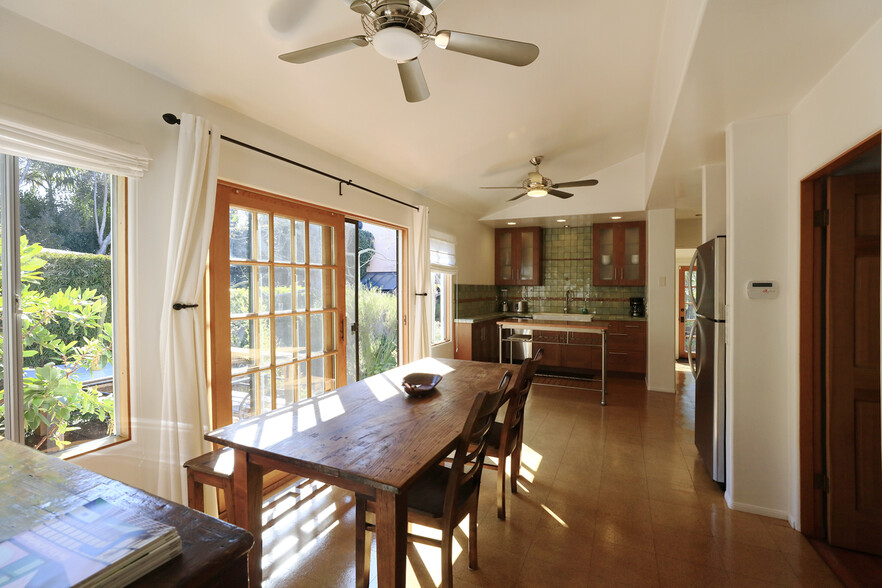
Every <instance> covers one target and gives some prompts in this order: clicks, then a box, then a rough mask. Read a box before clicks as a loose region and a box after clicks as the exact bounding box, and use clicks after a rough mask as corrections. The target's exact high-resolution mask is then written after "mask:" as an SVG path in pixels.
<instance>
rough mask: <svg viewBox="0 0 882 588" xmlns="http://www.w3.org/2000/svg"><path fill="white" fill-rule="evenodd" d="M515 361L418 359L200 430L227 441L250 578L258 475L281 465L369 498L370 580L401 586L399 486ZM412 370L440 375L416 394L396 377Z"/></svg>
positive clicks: (257, 571) (452, 435) (257, 553)
mask: <svg viewBox="0 0 882 588" xmlns="http://www.w3.org/2000/svg"><path fill="white" fill-rule="evenodd" d="M515 368H516V366H512V365H509V364H498V363H485V362H475V361H463V360H454V359H433V358H425V359H421V360H419V361H415V362H412V363H409V364H406V365H403V366H400V367H397V368H394V369H391V370H389V371H386V372H383V373H381V374H378V375H375V376H371V377H369V378H366V379H364V380H361V381H358V382H354V383H352V384H348V385H346V386H343V387H341V388H338V389H336V390H332V391H330V392H326V393H324V394H322V395H321V396H317V397H314V398H310V399H307V400H301V401H300V402H297V403H295V404H292V405H289V406H286V407H283V408H279V409H276V410H274V411H271V412H268V413H265V414H262V415H259V416H255V417H252V418H249V419H245V420H241V421H239V422H236V423H233V424H232V425H228V426H226V427H223V428H220V429H217V430H216V431H212V432H211V433H208V434H207V435H206V436H205V438H206V439H207V440H209V441H211V442H214V443H217V444H219V445H225V446H228V447H232V448H233V449H234V453H235V465H234V471H233V484H234V492H233V502H234V507H235V512H236V524H238V525H239V526H241V527H244V528H245V529H247V530H249V531H250V532H251V533H252V534H253V535H254V547H253V549H252V550H251V553H250V554H249V575H250V578H251V585H252V586H259V585H260V583H261V581H262V570H261V558H262V553H263V549H262V548H263V543H262V539H261V526H262V525H261V505H262V502H263V500H262V497H263V492H262V490H263V489H262V480H263V474H264V472H266V471H269V470H282V471H285V472H288V473H292V474H296V475H300V476H303V477H306V478H311V479H314V480H318V481H321V482H325V483H328V484H331V485H334V486H338V487H340V488H344V489H346V490H351V491H353V492H358V493H361V494H364V495H367V496H370V497H372V498H373V499H374V500H375V501H376V537H377V576H378V582H379V585H380V586H384V587H386V586H404V584H405V570H406V555H405V554H406V547H407V491H408V488H410V486H411V485H412V484H413V483H414V482H415V481H416V480H417V479H418V478H419V476H420V475H421V474H422V473H424V472H425V471H426V470H427V469H429V468H430V467H431V466H433V465H434V464H437V463H439V462H440V461H441V460H442V459H443V458H444V457H445V456H447V455H448V454H449V453H450V451H451V450H452V449H453V447H454V444H455V441H456V438H457V436H458V434H459V433H460V432H461V430H462V427H463V424H464V423H465V421H466V418H467V416H468V413H469V410H470V408H471V405H472V401H473V400H474V398H475V396H476V395H477V394H478V393H479V392H481V391H482V390H495V389H496V388H497V387H498V385H499V382H500V379H501V378H502V376H503V374H504V373H505V371H506V370H512V371H514V369H515ZM412 373H431V374H438V375H440V376H442V379H441V382H440V383H439V384H438V385H437V386H436V387H435V390H434V391H432V392H431V393H430V394H429V395H427V396H425V397H421V398H415V397H411V396H408V395H407V394H406V393H405V392H404V390H403V387H402V385H401V382H402V379H403V378H404V376H406V375H408V374H412ZM354 545H355V542H354V541H353V547H354ZM354 559H355V555H354V552H353V561H354Z"/></svg>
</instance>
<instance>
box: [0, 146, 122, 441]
mask: <svg viewBox="0 0 882 588" xmlns="http://www.w3.org/2000/svg"><path fill="white" fill-rule="evenodd" d="M0 163H2V171H0V195H2V204H0V208H2V209H0V216H2V259H0V270H2V300H3V303H4V304H3V309H2V312H3V315H2V332H0V335H2V338H3V355H2V362H0V378H2V388H3V389H2V391H0V434H2V435H4V436H5V437H7V438H10V439H12V440H14V441H19V442H23V443H25V444H27V445H29V446H31V447H35V448H37V449H39V450H41V451H46V452H51V453H57V452H60V451H68V452H70V453H80V452H82V451H85V450H87V449H91V448H94V447H95V446H99V445H103V444H104V443H106V442H107V441H113V440H118V439H119V438H120V437H122V436H125V435H127V434H128V410H127V402H128V395H127V390H126V380H125V378H121V377H119V375H120V374H122V373H125V368H126V366H125V358H126V353H125V332H126V331H125V321H124V317H125V316H126V308H125V296H124V284H125V267H126V263H125V238H124V237H125V224H124V219H125V212H124V211H125V186H126V184H125V180H124V179H122V178H119V177H117V176H114V175H111V174H107V173H102V172H98V171H93V170H89V169H81V168H77V167H71V166H67V165H61V164H57V163H49V162H46V161H40V160H38V159H31V158H25V157H14V156H12V155H2V154H0ZM16 300H17V301H18V304H17V307H16V304H15V303H10V301H16Z"/></svg>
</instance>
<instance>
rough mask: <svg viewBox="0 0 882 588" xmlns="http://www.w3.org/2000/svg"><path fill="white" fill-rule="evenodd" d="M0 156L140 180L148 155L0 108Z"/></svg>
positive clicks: (16, 110)
mask: <svg viewBox="0 0 882 588" xmlns="http://www.w3.org/2000/svg"><path fill="white" fill-rule="evenodd" d="M0 152H3V153H8V154H9V155H16V156H19V157H29V158H33V159H39V160H41V161H49V162H51V163H58V164H62V165H69V166H73V167H80V168H84V169H89V170H94V171H100V172H105V173H109V174H115V175H119V176H128V177H132V178H140V177H142V176H143V175H144V173H145V172H146V171H147V167H148V164H149V163H150V155H149V154H148V153H147V150H146V149H144V147H143V146H142V145H139V144H137V143H130V142H129V141H125V140H123V139H119V138H117V137H112V136H110V135H105V134H104V133H99V132H97V131H93V130H91V129H86V128H83V127H79V126H76V125H73V124H70V123H66V122H63V121H60V120H56V119H54V118H50V117H48V116H43V115H41V114H37V113H34V112H28V111H26V110H21V109H19V108H15V107H12V106H9V105H7V104H0Z"/></svg>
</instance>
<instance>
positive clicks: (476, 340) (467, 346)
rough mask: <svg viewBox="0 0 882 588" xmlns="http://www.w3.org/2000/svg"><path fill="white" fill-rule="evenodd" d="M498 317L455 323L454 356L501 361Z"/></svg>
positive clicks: (457, 357) (455, 357) (456, 357)
mask: <svg viewBox="0 0 882 588" xmlns="http://www.w3.org/2000/svg"><path fill="white" fill-rule="evenodd" d="M497 320H498V319H490V320H486V321H475V322H473V323H454V325H453V340H454V349H453V358H454V359H469V360H472V361H499V328H498V327H497V326H496V321H497Z"/></svg>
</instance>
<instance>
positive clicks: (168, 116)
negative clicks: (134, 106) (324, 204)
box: [162, 112, 419, 210]
mask: <svg viewBox="0 0 882 588" xmlns="http://www.w3.org/2000/svg"><path fill="white" fill-rule="evenodd" d="M162 120H164V121H165V122H167V123H168V124H170V125H179V124H181V119H179V118H178V117H177V116H175V115H174V114H172V113H170V112H166V113H165V114H163V115H162ZM220 138H221V139H222V140H224V141H227V142H228V143H232V144H233V145H238V146H239V147H244V148H246V149H251V150H252V151H256V152H257V153H260V154H261V155H266V156H267V157H272V158H273V159H278V160H279V161H284V162H285V163H290V164H291V165H296V166H297V167H299V168H303V169H305V170H308V171H311V172H313V173H316V174H318V175H320V176H324V177H326V178H329V179H331V180H335V181H337V182H339V183H340V186H339V188H340V196H342V195H343V184H346V185H347V186H352V187H353V188H358V189H359V190H364V191H365V192H370V193H371V194H373V195H374V196H379V197H380V198H385V199H386V200H391V201H392V202H397V203H398V204H403V205H404V206H409V207H410V208H413V209H414V210H419V208H417V207H416V206H414V205H413V204H408V203H407V202H402V201H401V200H398V199H397V198H392V197H391V196H386V195H385V194H381V193H379V192H376V191H374V190H371V189H370V188H365V187H364V186H359V185H358V184H356V183H355V182H353V181H352V180H344V179H343V178H338V177H337V176H335V175H331V174H329V173H327V172H323V171H322V170H320V169H316V168H314V167H310V166H308V165H305V164H302V163H300V162H298V161H294V160H293V159H288V158H287V157H282V156H281V155H278V154H276V153H273V152H272V151H267V150H266V149H261V148H260V147H255V146H254V145H249V144H248V143H244V142H242V141H239V140H237V139H233V138H231V137H227V136H226V135H221V136H220Z"/></svg>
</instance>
